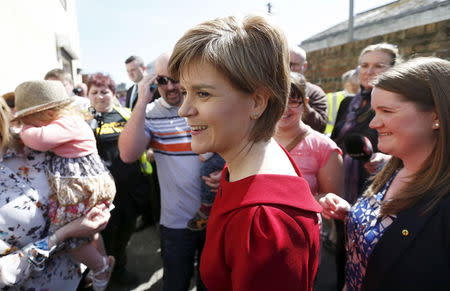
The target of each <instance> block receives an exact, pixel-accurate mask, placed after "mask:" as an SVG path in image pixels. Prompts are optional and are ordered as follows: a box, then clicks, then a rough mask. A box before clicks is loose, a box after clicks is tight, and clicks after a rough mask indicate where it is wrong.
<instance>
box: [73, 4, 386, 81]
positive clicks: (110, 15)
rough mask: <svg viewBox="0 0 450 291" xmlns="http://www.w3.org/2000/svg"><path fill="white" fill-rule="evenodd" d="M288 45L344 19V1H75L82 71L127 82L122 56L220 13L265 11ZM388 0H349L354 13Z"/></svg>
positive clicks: (152, 49)
mask: <svg viewBox="0 0 450 291" xmlns="http://www.w3.org/2000/svg"><path fill="white" fill-rule="evenodd" d="M269 2H270V3H271V6H272V9H271V10H272V11H271V12H272V15H271V18H272V19H273V21H274V22H275V23H277V24H278V25H279V26H280V27H281V28H282V30H283V31H284V33H285V34H286V36H287V38H288V41H289V43H290V44H291V45H295V44H299V43H300V42H301V41H303V40H305V39H307V38H308V37H311V36H313V35H315V34H317V33H319V32H321V31H324V30H326V29H328V28H330V27H332V26H334V25H335V24H338V23H340V22H342V21H345V20H346V19H347V18H348V16H349V0H127V1H125V0H77V14H78V28H79V34H80V48H81V53H80V59H81V68H82V70H83V71H82V73H83V74H90V73H95V72H103V73H107V74H109V75H110V76H111V77H112V78H113V79H114V81H115V82H116V83H117V84H118V83H122V82H124V83H127V85H128V86H129V85H131V81H130V80H129V79H128V75H127V73H126V69H125V64H124V61H125V59H126V58H127V57H129V56H130V55H138V56H141V57H142V58H143V59H144V61H145V62H146V63H149V62H151V61H153V60H154V59H155V58H157V57H158V56H159V55H160V54H161V53H163V52H166V51H170V50H171V49H172V48H173V46H174V45H175V43H176V41H177V40H178V39H179V38H180V37H181V36H182V35H183V34H184V32H185V31H186V30H188V29H189V28H191V27H193V26H195V25H196V24H199V23H201V22H203V21H206V20H210V19H214V18H217V17H223V16H230V15H235V16H244V15H247V14H255V13H257V14H266V15H267V3H269ZM390 2H393V1H392V0H354V14H357V13H359V12H363V11H366V10H369V9H372V8H375V7H378V6H380V5H384V4H386V3H390Z"/></svg>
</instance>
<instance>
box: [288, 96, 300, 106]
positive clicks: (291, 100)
mask: <svg viewBox="0 0 450 291" xmlns="http://www.w3.org/2000/svg"><path fill="white" fill-rule="evenodd" d="M302 104H303V101H302V99H297V98H289V99H288V104H287V107H289V108H298V107H300V105H302Z"/></svg>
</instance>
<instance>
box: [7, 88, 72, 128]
mask: <svg viewBox="0 0 450 291" xmlns="http://www.w3.org/2000/svg"><path fill="white" fill-rule="evenodd" d="M15 95H16V96H15V102H16V107H15V109H16V113H14V118H13V119H12V120H16V119H19V118H22V117H24V116H27V115H30V114H33V113H36V112H40V111H44V110H47V109H51V108H54V107H57V106H60V105H65V104H69V103H70V102H72V101H73V100H74V99H73V98H72V97H69V96H68V95H67V91H66V89H65V88H64V86H63V84H62V83H61V81H53V80H45V81H44V80H39V81H28V82H24V83H22V84H20V85H19V86H17V88H16V91H15Z"/></svg>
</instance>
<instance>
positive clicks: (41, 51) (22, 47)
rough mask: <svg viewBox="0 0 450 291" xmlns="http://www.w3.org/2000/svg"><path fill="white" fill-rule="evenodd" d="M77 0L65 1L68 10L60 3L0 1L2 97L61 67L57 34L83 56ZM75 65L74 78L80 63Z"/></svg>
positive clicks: (76, 52)
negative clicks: (25, 82)
mask: <svg viewBox="0 0 450 291" xmlns="http://www.w3.org/2000/svg"><path fill="white" fill-rule="evenodd" d="M75 1H76V0H67V1H66V2H67V11H66V10H65V9H64V7H63V5H62V4H61V1H60V0H0V94H3V93H6V92H9V91H14V89H15V87H16V86H17V85H18V84H20V83H21V82H24V81H27V80H35V79H43V78H44V75H45V73H47V72H48V71H49V70H51V69H54V68H62V64H61V61H60V60H59V59H58V48H57V40H56V39H57V35H59V36H60V37H59V39H65V40H66V41H65V45H66V46H68V47H69V48H70V50H71V51H73V52H74V53H75V54H76V55H77V56H78V57H79V56H80V44H79V35H78V25H77V15H76V3H75ZM72 66H73V68H74V71H75V72H73V75H74V76H75V75H76V68H77V67H78V61H74V62H73V64H72ZM79 80H80V77H79V76H76V79H75V82H78V81H79Z"/></svg>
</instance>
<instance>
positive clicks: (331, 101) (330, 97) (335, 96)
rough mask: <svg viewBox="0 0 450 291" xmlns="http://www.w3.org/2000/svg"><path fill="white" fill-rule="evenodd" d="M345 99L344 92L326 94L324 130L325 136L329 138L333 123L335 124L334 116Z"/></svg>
mask: <svg viewBox="0 0 450 291" xmlns="http://www.w3.org/2000/svg"><path fill="white" fill-rule="evenodd" d="M344 98H345V91H338V92H333V93H328V94H327V102H328V122H327V127H326V128H325V134H326V135H328V136H330V135H331V132H333V128H334V123H335V122H336V116H337V113H338V110H339V106H340V105H341V102H342V100H344Z"/></svg>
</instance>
